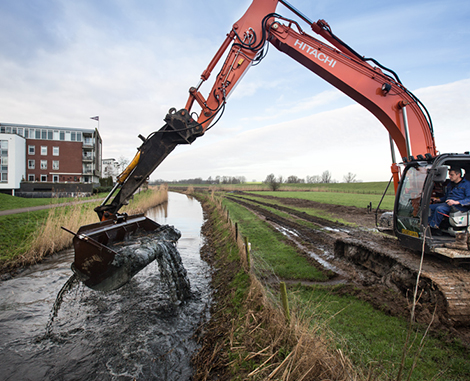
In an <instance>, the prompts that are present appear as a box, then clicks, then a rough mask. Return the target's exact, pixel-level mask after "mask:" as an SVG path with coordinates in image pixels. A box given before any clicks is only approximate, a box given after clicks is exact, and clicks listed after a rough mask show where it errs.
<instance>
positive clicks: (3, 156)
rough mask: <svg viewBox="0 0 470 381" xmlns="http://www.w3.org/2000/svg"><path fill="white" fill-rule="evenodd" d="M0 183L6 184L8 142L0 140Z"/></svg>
mask: <svg viewBox="0 0 470 381" xmlns="http://www.w3.org/2000/svg"><path fill="white" fill-rule="evenodd" d="M0 149H1V150H0V164H1V166H0V171H1V173H0V182H2V183H6V182H8V140H0Z"/></svg>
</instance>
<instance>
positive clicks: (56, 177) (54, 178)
mask: <svg viewBox="0 0 470 381" xmlns="http://www.w3.org/2000/svg"><path fill="white" fill-rule="evenodd" d="M52 182H54V183H58V182H59V176H58V175H52Z"/></svg>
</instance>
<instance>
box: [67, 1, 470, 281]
mask: <svg viewBox="0 0 470 381" xmlns="http://www.w3.org/2000/svg"><path fill="white" fill-rule="evenodd" d="M280 4H282V5H283V6H284V7H285V8H287V9H288V10H289V11H290V12H291V13H293V14H294V15H295V18H296V20H297V21H296V20H293V19H291V18H287V17H284V16H282V15H280V14H278V13H276V9H277V7H278V5H280ZM299 19H300V20H302V21H303V22H304V23H306V24H307V25H308V26H309V27H310V29H311V30H312V31H313V32H314V33H315V34H316V35H317V36H319V37H321V38H322V40H320V39H318V38H315V37H313V36H311V35H309V34H308V33H306V32H305V31H304V30H303V29H302V28H301V26H300V24H299ZM269 44H270V45H272V46H274V47H275V48H277V49H278V50H279V51H281V52H283V53H285V54H287V55H288V56H289V57H291V58H292V59H294V60H295V61H297V62H298V63H300V64H301V65H303V66H305V67H306V68H307V69H308V70H310V71H311V72H313V73H314V74H316V75H317V76H319V77H321V78H323V79H324V80H325V81H327V82H328V83H330V84H331V85H333V86H334V87H336V88H337V89H339V90H340V91H342V92H343V93H345V94H346V95H347V96H349V97H350V98H352V99H353V100H355V101H356V102H357V103H359V104H361V105H362V106H364V107H365V108H366V109H367V110H369V111H370V112H371V113H372V114H373V115H375V116H376V118H377V119H378V120H379V121H380V122H381V123H382V125H383V126H384V127H385V128H386V129H387V131H388V132H389V136H390V147H391V153H392V164H391V172H392V176H391V181H392V180H393V184H394V188H395V194H396V200H395V206H394V211H393V218H392V221H391V223H390V225H391V227H390V229H393V232H394V234H395V236H396V237H397V238H398V241H399V242H400V244H401V245H403V246H404V247H406V248H409V249H412V250H417V251H422V249H423V248H424V251H425V252H426V253H433V254H437V255H440V256H444V257H446V258H449V259H451V260H454V259H458V260H469V259H470V251H468V250H455V249H449V248H448V247H446V244H447V243H449V242H452V241H454V240H455V236H456V234H457V233H459V232H465V231H466V230H467V228H468V225H469V221H470V212H469V211H467V212H462V211H451V213H450V214H449V216H446V218H445V221H443V225H442V226H441V229H440V231H441V234H439V235H436V234H435V233H434V232H433V231H432V230H431V229H430V228H429V226H428V216H429V205H430V202H431V201H430V200H431V197H432V196H433V195H435V194H436V192H438V189H439V186H440V185H442V184H443V182H444V181H445V180H446V176H447V172H448V170H449V168H450V167H459V168H462V169H463V170H464V173H465V175H466V176H467V177H469V176H470V153H469V152H465V153H448V154H440V153H438V151H437V148H436V144H435V141H434V132H433V125H432V121H431V117H430V115H429V113H428V111H427V109H426V107H425V106H424V105H423V103H422V102H421V101H420V100H419V99H418V98H417V97H416V96H415V95H414V94H413V93H412V92H411V91H409V90H408V89H407V88H406V87H405V86H404V85H403V84H402V82H401V80H400V78H399V77H398V75H397V74H396V73H395V72H394V71H392V70H391V69H389V68H387V67H385V66H383V65H382V64H380V63H379V62H378V61H376V60H375V59H373V58H367V57H364V56H362V55H360V54H359V53H357V52H356V51H355V50H354V49H353V48H351V47H350V46H349V45H347V44H346V43H345V42H344V41H342V40H341V39H340V38H339V37H338V36H336V35H335V34H334V33H333V31H332V28H331V27H330V25H329V24H328V23H327V22H326V21H324V20H319V21H317V22H313V21H311V20H310V19H309V18H308V17H307V16H305V15H304V14H302V12H300V11H299V10H297V9H296V8H295V7H294V6H292V5H291V4H290V3H288V2H287V1H285V0H253V1H252V3H251V5H250V6H249V8H248V9H247V11H246V12H245V14H244V15H243V16H242V17H241V18H240V19H239V20H238V21H236V22H235V23H234V24H233V26H232V29H231V30H230V31H229V33H228V34H227V35H226V37H225V40H224V41H223V43H222V45H221V46H220V48H219V49H218V51H217V52H216V54H215V55H214V57H213V59H212V60H211V61H210V63H209V65H208V66H207V68H206V69H205V70H204V71H203V72H202V74H201V78H200V80H199V82H198V83H197V85H196V86H195V87H191V88H190V89H189V97H188V100H187V102H186V105H185V107H184V108H181V109H179V110H177V109H175V108H172V109H170V110H169V112H168V114H167V115H166V117H165V118H164V122H165V124H164V126H163V127H162V128H161V129H160V130H158V131H156V132H153V133H152V134H150V135H149V136H148V137H146V138H145V137H143V136H141V135H139V138H140V139H141V140H142V144H141V146H140V147H139V148H138V152H137V154H136V156H135V158H134V159H133V160H132V162H131V163H130V164H129V166H128V167H127V168H126V169H125V170H124V172H123V173H122V174H121V175H120V177H119V178H118V180H117V183H116V185H115V187H114V189H113V190H112V191H111V192H110V193H109V195H108V197H106V199H105V200H104V201H103V203H102V204H101V205H100V206H98V207H96V209H95V211H96V212H97V214H98V217H99V219H100V222H98V223H95V224H92V225H87V226H83V227H81V228H80V230H79V231H78V232H77V233H73V234H74V246H75V262H74V264H73V268H74V271H75V272H77V273H80V274H81V275H82V276H84V277H85V278H87V279H102V278H103V277H106V276H107V275H106V274H108V273H110V268H111V267H112V266H113V265H112V262H113V258H114V255H115V253H114V252H113V250H112V249H111V248H110V244H111V243H112V242H115V241H119V240H122V239H125V237H126V236H127V235H128V234H131V233H133V232H134V231H136V230H138V229H141V230H144V231H146V232H152V231H156V230H158V229H159V228H160V226H159V225H158V224H157V223H155V222H153V221H151V220H149V219H148V218H146V217H144V216H142V215H140V216H127V215H125V214H120V213H119V210H120V208H121V207H122V206H123V205H125V204H126V202H127V200H128V199H129V198H130V197H131V196H132V195H133V194H134V193H135V192H136V191H137V189H138V188H139V187H140V186H141V185H142V183H143V182H144V181H146V180H147V178H148V177H149V176H150V174H151V173H152V172H153V171H154V170H155V169H156V168H157V167H158V165H159V164H160V163H161V162H162V161H163V160H164V159H165V158H166V157H167V156H168V155H169V154H170V153H171V152H172V151H173V150H174V149H175V147H176V146H177V145H179V144H191V143H193V142H194V141H195V140H196V139H198V138H199V137H201V136H203V135H204V134H205V133H206V132H207V131H208V130H209V129H210V128H212V127H213V126H214V125H215V124H216V123H217V122H218V121H219V119H220V118H221V117H222V114H223V113H224V109H225V106H226V103H227V100H228V98H229V96H230V94H231V93H232V91H234V90H235V88H236V86H237V84H238V83H239V81H240V80H241V79H242V78H243V76H244V74H245V73H246V72H247V70H248V69H250V68H251V67H252V66H254V65H257V64H259V63H260V62H261V61H262V60H263V59H264V58H265V57H266V55H267V50H268V45H269ZM219 62H220V63H221V68H220V70H219V71H218V73H216V74H215V75H214V82H213V85H212V88H211V90H210V92H209V93H208V94H207V95H203V94H202V93H201V91H200V88H201V85H202V84H203V83H204V82H205V81H207V80H208V79H209V78H210V76H211V74H212V71H213V70H214V69H215V67H216V65H217V64H218V63H219ZM194 108H197V110H196V111H195V110H194ZM394 146H396V148H397V150H398V152H399V153H400V156H401V160H396V157H395V149H394ZM111 198H112V201H110V200H111ZM95 282H97V281H95ZM92 283H93V282H92Z"/></svg>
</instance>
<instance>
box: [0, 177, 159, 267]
mask: <svg viewBox="0 0 470 381" xmlns="http://www.w3.org/2000/svg"><path fill="white" fill-rule="evenodd" d="M167 200H168V189H167V188H166V187H164V186H161V187H155V188H150V189H149V190H148V191H144V192H140V193H139V194H136V195H135V197H134V199H133V200H131V201H130V203H129V205H127V206H126V207H124V208H122V210H121V211H122V212H126V213H128V214H137V213H143V212H145V211H146V210H147V209H149V208H151V207H153V206H156V205H158V204H161V203H163V202H166V201H167ZM43 205H44V204H43ZM98 205H99V201H96V203H87V204H75V205H70V206H61V207H56V208H52V209H48V210H40V211H35V212H28V213H21V214H13V215H8V216H0V270H1V271H3V272H5V271H9V270H11V269H14V268H17V267H20V266H25V265H29V264H33V263H37V262H38V261H40V260H41V259H42V258H44V257H45V256H47V255H49V254H51V253H54V252H57V251H60V250H62V249H65V248H68V247H70V245H71V244H72V238H73V236H72V235H71V234H70V233H67V232H66V231H64V230H63V229H61V226H64V227H66V228H67V229H69V230H71V231H75V232H76V231H77V230H78V229H79V228H80V226H82V225H87V224H91V223H95V222H98V218H97V215H96V213H95V212H94V210H93V209H94V207H96V206H98ZM22 207H24V206H22Z"/></svg>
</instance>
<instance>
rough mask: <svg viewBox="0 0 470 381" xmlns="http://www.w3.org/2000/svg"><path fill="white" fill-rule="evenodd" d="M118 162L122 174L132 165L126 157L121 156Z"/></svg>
mask: <svg viewBox="0 0 470 381" xmlns="http://www.w3.org/2000/svg"><path fill="white" fill-rule="evenodd" d="M117 162H118V167H119V171H120V172H122V171H124V170H125V169H126V168H127V166H128V165H129V163H130V160H129V159H128V158H127V157H125V156H119V159H118V161H117Z"/></svg>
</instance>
